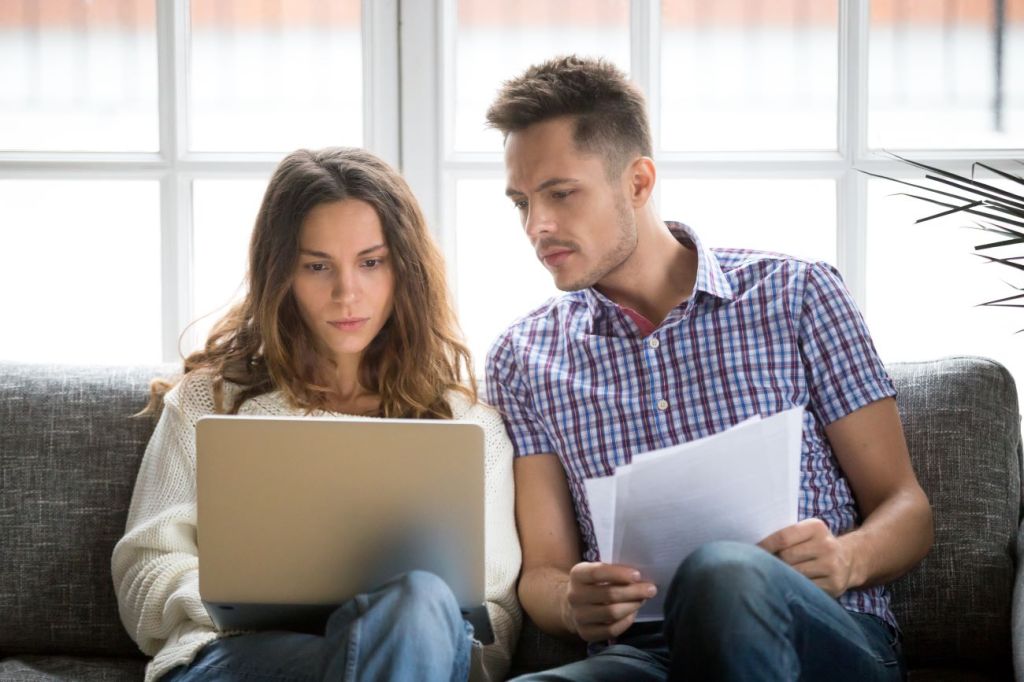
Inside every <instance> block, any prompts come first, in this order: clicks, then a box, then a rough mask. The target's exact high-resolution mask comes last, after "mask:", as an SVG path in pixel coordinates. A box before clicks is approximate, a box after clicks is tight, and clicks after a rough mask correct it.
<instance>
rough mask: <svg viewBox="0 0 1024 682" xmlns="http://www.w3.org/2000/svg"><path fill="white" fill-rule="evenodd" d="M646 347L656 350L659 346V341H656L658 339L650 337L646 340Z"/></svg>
mask: <svg viewBox="0 0 1024 682" xmlns="http://www.w3.org/2000/svg"><path fill="white" fill-rule="evenodd" d="M647 345H648V346H650V347H651V348H657V347H658V346H660V345H661V341H658V339H656V338H654V337H653V336H652V337H651V338H649V339H648V340H647Z"/></svg>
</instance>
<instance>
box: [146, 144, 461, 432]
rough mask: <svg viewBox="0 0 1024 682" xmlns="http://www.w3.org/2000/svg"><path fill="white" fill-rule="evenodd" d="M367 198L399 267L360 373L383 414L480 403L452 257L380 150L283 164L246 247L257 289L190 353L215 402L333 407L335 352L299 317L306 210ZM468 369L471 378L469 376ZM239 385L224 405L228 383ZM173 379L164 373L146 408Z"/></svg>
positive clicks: (341, 150) (428, 412)
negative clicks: (273, 399) (453, 293)
mask: <svg viewBox="0 0 1024 682" xmlns="http://www.w3.org/2000/svg"><path fill="white" fill-rule="evenodd" d="M346 199H358V200H360V201H365V202H366V203H368V204H370V205H371V206H373V208H374V209H375V210H376V211H377V217H378V218H379V219H380V222H381V226H382V228H383V230H384V240H385V243H386V245H387V247H388V251H389V253H390V258H391V263H392V268H393V272H394V281H395V292H394V305H393V310H392V313H391V317H390V318H389V319H388V321H387V322H386V323H385V324H384V326H383V328H382V329H381V330H380V332H379V333H378V334H377V336H376V337H375V338H374V339H373V340H372V341H371V342H370V344H369V345H368V346H367V348H366V350H365V351H364V353H363V357H362V360H361V363H360V367H359V381H360V383H361V384H362V386H363V388H364V389H366V390H369V391H372V392H374V393H376V394H377V395H379V396H380V416H382V417H408V418H441V419H447V418H451V416H452V410H451V407H450V405H449V404H448V401H447V399H446V394H447V393H448V392H449V391H457V392H460V393H462V394H464V395H466V396H467V397H468V398H469V399H470V400H473V401H475V400H476V397H477V387H476V381H475V379H474V377H473V372H472V362H471V360H470V355H469V350H468V349H467V347H466V345H465V344H464V343H463V342H462V340H461V337H460V334H459V331H458V325H457V323H456V321H455V314H454V311H453V309H452V306H451V302H450V300H449V296H448V289H447V285H446V280H445V268H444V261H443V259H442V257H441V253H440V251H439V249H438V248H437V246H436V244H435V243H434V240H433V238H432V237H431V236H430V233H429V231H428V229H427V226H426V221H425V220H424V218H423V214H422V212H421V211H420V208H419V204H418V203H417V201H416V199H415V197H414V196H413V194H412V191H411V190H410V189H409V186H408V184H406V182H405V180H404V179H402V177H401V176H400V175H399V174H398V172H397V171H395V170H394V169H393V168H391V167H390V166H389V165H388V164H386V163H385V162H384V161H382V160H380V159H379V158H377V157H376V156H374V155H373V154H371V153H369V152H367V151H365V150H362V149H354V148H349V147H329V148H326V149H321V150H318V151H311V150H306V149H300V150H298V151H296V152H292V153H291V154H289V155H288V156H286V157H285V158H284V159H283V160H282V161H281V163H280V164H279V165H278V167H277V169H276V170H275V171H274V175H273V177H271V179H270V184H269V185H268V186H267V191H266V194H264V196H263V203H262V205H261V206H260V211H259V214H258V215H257V217H256V225H255V227H254V229H253V233H252V240H251V241H250V244H249V271H248V274H247V277H246V279H247V282H248V292H247V294H246V296H245V299H244V300H243V301H242V302H241V303H239V304H237V305H236V306H234V307H233V308H232V309H231V310H230V311H228V313H227V314H226V315H225V316H224V317H223V318H221V320H220V321H219V322H218V323H217V324H216V325H215V326H214V328H213V330H212V331H211V332H210V336H209V338H208V339H207V341H206V345H205V347H204V348H203V349H202V350H200V351H197V352H195V353H192V354H191V355H189V356H188V357H187V358H185V366H184V374H185V375H187V374H188V373H190V372H194V371H196V370H206V371H209V372H211V373H212V374H213V377H214V394H215V399H216V402H217V409H218V410H220V411H223V412H229V413H237V412H238V409H239V407H240V406H241V405H242V403H244V402H245V401H246V400H248V399H249V398H252V397H254V396H257V395H261V394H264V393H269V392H271V391H274V390H280V391H282V392H283V393H284V394H285V396H286V397H287V398H288V399H289V401H290V402H292V403H293V404H295V405H296V406H299V407H305V408H307V409H310V410H313V409H326V408H327V407H328V405H330V403H331V398H332V396H333V390H332V389H331V388H330V387H329V386H327V385H326V382H325V381H324V380H323V376H322V375H321V367H322V366H323V364H324V362H325V361H326V360H327V358H325V357H324V356H323V355H321V354H320V353H318V351H317V345H316V341H315V339H314V336H313V334H312V332H311V331H310V330H309V329H308V327H307V326H306V324H305V322H304V321H303V320H302V317H301V315H300V314H299V308H298V305H297V304H296V301H295V297H294V295H293V293H292V279H293V277H294V274H295V270H296V267H297V264H298V259H299V233H300V230H301V228H302V223H303V221H304V220H305V218H306V216H307V215H308V214H309V212H310V211H311V210H312V209H313V208H314V207H316V206H318V205H320V204H324V203H329V202H334V201H343V200H346ZM463 377H465V379H466V381H467V382H468V385H467V384H466V383H464V381H463ZM225 381H228V382H231V383H233V384H236V385H237V386H238V387H239V388H240V389H241V390H240V391H238V392H237V394H236V396H235V398H234V400H233V401H232V404H231V405H228V406H225V405H224V404H223V388H224V382H225ZM171 385H173V384H172V383H171V382H168V381H164V380H155V381H154V382H153V387H152V389H153V390H152V399H151V401H150V405H149V406H148V407H147V410H146V411H147V412H149V411H155V410H156V408H157V407H158V406H159V403H160V400H161V398H162V395H163V393H164V392H166V390H167V389H168V388H169V387H170V386H171Z"/></svg>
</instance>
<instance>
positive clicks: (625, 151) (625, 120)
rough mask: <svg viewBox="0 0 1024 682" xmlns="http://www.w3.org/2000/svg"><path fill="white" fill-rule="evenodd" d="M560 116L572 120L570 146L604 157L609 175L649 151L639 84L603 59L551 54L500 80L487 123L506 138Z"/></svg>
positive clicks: (645, 108)
mask: <svg viewBox="0 0 1024 682" xmlns="http://www.w3.org/2000/svg"><path fill="white" fill-rule="evenodd" d="M561 116H572V117H573V118H574V119H575V131H574V133H573V142H574V143H575V144H576V148H577V149H579V150H580V151H583V152H587V153H599V154H602V155H603V156H604V157H605V160H606V162H607V171H608V174H609V177H614V176H617V175H618V174H619V173H620V172H621V171H622V169H623V168H624V167H625V165H626V163H627V162H629V161H630V160H631V158H632V157H633V155H635V154H639V155H641V156H651V155H652V151H651V129H650V124H649V123H648V121H647V107H646V104H645V101H644V95H643V93H642V92H640V88H638V87H637V86H636V85H634V84H633V83H632V82H630V80H629V79H628V78H627V77H626V75H625V74H624V73H622V72H621V71H619V69H618V68H616V67H615V66H614V65H613V64H610V63H608V62H606V61H605V60H603V59H591V58H585V57H577V56H576V55H569V56H565V57H555V58H554V59H550V60H548V61H546V62H543V63H541V64H536V65H534V66H531V67H530V68H528V69H527V70H526V71H525V72H524V73H523V75H521V76H519V77H518V78H513V79H512V80H509V81H505V83H504V84H503V85H502V88H501V90H500V91H499V92H498V97H497V99H495V100H494V103H493V104H491V108H490V109H488V110H487V122H488V124H489V125H490V126H491V127H492V128H497V129H498V130H500V131H501V132H502V133H503V134H504V135H505V136H506V137H508V134H509V133H512V132H516V131H519V130H524V129H525V128H528V127H530V126H532V125H534V124H535V123H541V122H543V121H547V120H549V119H553V118H558V117H561Z"/></svg>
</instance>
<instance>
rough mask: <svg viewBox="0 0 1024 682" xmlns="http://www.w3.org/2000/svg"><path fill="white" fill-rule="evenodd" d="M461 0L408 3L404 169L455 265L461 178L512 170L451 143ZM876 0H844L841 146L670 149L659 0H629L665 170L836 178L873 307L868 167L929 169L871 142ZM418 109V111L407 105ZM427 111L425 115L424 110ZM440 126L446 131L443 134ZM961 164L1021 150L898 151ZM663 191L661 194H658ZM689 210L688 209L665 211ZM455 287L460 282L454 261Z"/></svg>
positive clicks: (849, 262)
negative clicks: (664, 124) (665, 134)
mask: <svg viewBox="0 0 1024 682" xmlns="http://www.w3.org/2000/svg"><path fill="white" fill-rule="evenodd" d="M457 2H458V0H418V1H417V2H403V3H402V4H401V7H400V14H401V16H400V20H401V22H402V26H403V31H402V35H401V49H402V55H403V56H402V74H403V79H402V92H401V100H402V103H403V106H404V112H403V117H402V158H403V160H404V162H405V163H404V166H403V170H404V172H405V175H406V178H407V179H408V180H409V183H410V185H411V186H412V188H413V191H414V192H415V193H416V195H417V196H418V197H419V198H420V200H421V203H422V204H423V209H424V212H425V214H426V216H427V219H428V221H429V222H430V223H431V224H432V225H434V226H436V228H435V229H436V232H437V234H438V237H439V238H440V241H441V244H442V247H443V249H444V251H445V256H446V258H447V259H448V262H449V263H454V258H455V254H456V243H455V242H456V235H455V228H454V226H455V184H456V181H457V180H458V179H460V178H467V177H492V178H493V177H504V164H503V160H502V158H501V155H500V154H498V153H485V152H457V151H454V148H453V145H452V144H451V141H452V140H453V138H454V136H453V131H454V111H452V107H451V103H450V101H449V100H450V98H448V96H447V95H448V93H450V92H453V88H454V78H455V74H454V51H455V31H456V13H457ZM869 2H870V0H838V27H837V30H838V38H839V40H838V69H839V73H838V92H837V98H838V101H837V128H838V129H837V149H836V151H815V150H808V151H786V152H667V151H663V150H661V148H660V141H661V125H660V124H661V121H660V109H661V107H660V87H659V85H660V80H659V79H660V73H659V68H660V61H661V60H660V55H661V45H660V38H661V32H660V16H661V1H660V0H630V26H629V30H630V77H631V78H632V79H633V80H634V81H635V82H636V83H637V84H638V85H639V86H640V87H641V88H642V89H643V91H644V92H645V94H646V95H647V100H648V107H649V115H650V117H651V132H652V136H653V138H654V140H653V141H654V149H655V158H654V160H655V163H656V164H657V166H658V170H659V172H660V174H661V175H662V176H665V177H672V178H680V179H705V178H753V179H804V178H806V179H812V178H813V179H830V180H832V181H834V182H835V183H836V230H837V234H836V251H837V252H836V263H837V265H838V267H839V269H840V271H841V272H842V273H843V276H844V279H845V281H846V284H847V286H848V287H849V289H850V291H851V292H852V294H853V296H854V298H855V299H856V301H857V302H858V304H859V305H860V306H861V310H862V311H864V312H865V314H866V312H867V301H866V292H867V281H866V276H867V266H866V254H867V186H868V178H867V176H865V175H864V174H863V173H862V172H861V171H868V172H872V173H879V174H883V175H888V176H891V177H901V178H918V177H921V175H922V174H921V173H919V172H917V171H915V170H914V169H912V168H910V167H908V166H907V165H906V164H903V163H901V162H900V161H898V160H896V159H894V158H892V157H891V156H889V155H888V154H887V153H886V151H883V150H877V149H870V148H869V147H868V145H867V139H868V137H867V133H868V130H867V128H868V68H869V64H868V42H869V28H870V13H869V11H870V5H869ZM411 111H414V112H417V117H412V116H410V115H409V113H408V112H411ZM424 112H425V113H424ZM438 132H439V133H440V134H438ZM888 151H892V152H894V153H896V154H900V155H905V156H909V157H912V158H914V159H915V160H919V161H923V162H925V163H934V164H938V165H941V166H943V167H944V168H947V169H948V170H950V171H953V172H960V173H963V172H967V173H969V172H970V166H971V164H972V163H974V162H976V161H981V162H983V163H999V162H1001V161H1007V160H1012V159H1015V158H1019V157H1020V155H1021V150H1013V149H975V148H971V149H914V148H899V149H895V148H894V149H891V150H888ZM658 198H659V195H658V193H657V192H656V195H655V201H657V200H658ZM663 217H666V218H669V217H675V218H683V219H685V216H663ZM449 274H450V276H451V278H452V279H451V282H452V288H453V289H454V290H456V291H457V290H458V285H459V283H458V282H457V281H456V279H455V273H454V268H449Z"/></svg>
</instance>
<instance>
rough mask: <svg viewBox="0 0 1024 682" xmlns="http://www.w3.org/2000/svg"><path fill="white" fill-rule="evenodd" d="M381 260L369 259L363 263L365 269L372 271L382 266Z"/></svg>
mask: <svg viewBox="0 0 1024 682" xmlns="http://www.w3.org/2000/svg"><path fill="white" fill-rule="evenodd" d="M381 260H383V259H381V258H367V259H366V260H364V261H363V267H364V268H370V269H372V268H375V267H377V266H378V265H380V263H381Z"/></svg>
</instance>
